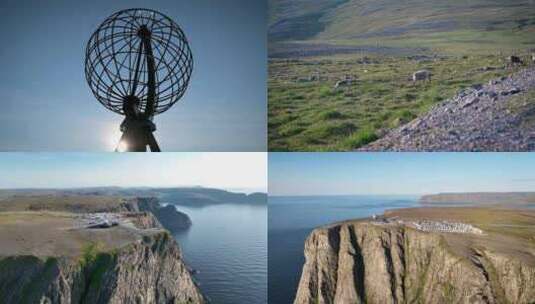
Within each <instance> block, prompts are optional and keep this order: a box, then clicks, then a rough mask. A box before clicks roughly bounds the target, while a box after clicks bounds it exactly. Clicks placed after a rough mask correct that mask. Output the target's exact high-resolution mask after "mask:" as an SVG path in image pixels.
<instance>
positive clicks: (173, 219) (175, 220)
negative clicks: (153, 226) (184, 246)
mask: <svg viewBox="0 0 535 304" xmlns="http://www.w3.org/2000/svg"><path fill="white" fill-rule="evenodd" d="M123 207H124V209H125V210H128V211H134V212H139V211H144V212H150V213H152V214H154V216H156V218H157V219H158V221H159V222H160V223H161V224H162V226H163V227H165V229H167V230H169V231H171V232H172V233H175V232H178V231H181V230H184V229H188V228H189V227H190V226H191V219H190V218H189V216H188V215H187V214H185V213H182V212H180V211H177V210H176V208H175V207H174V206H172V205H167V206H165V207H162V206H160V201H159V200H158V198H156V197H137V198H132V199H128V200H125V202H124V203H123Z"/></svg>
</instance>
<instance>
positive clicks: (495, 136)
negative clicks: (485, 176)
mask: <svg viewBox="0 0 535 304" xmlns="http://www.w3.org/2000/svg"><path fill="white" fill-rule="evenodd" d="M534 118H535V68H533V67H531V68H527V69H525V70H523V71H520V72H518V73H515V74H513V75H511V76H510V77H505V78H500V79H496V80H491V81H490V82H489V83H488V84H484V85H476V86H473V87H471V88H468V89H465V90H463V91H461V92H460V93H459V94H458V95H457V96H455V97H453V98H452V99H449V100H446V101H444V102H442V103H440V104H438V105H436V106H435V107H434V108H432V109H431V110H430V111H429V112H428V113H427V114H425V115H423V116H421V117H419V118H417V119H415V120H413V121H412V122H410V123H408V124H406V125H404V126H401V127H399V128H397V129H394V130H392V131H390V132H389V133H387V134H386V135H385V136H384V137H383V138H381V139H379V140H377V141H375V142H373V143H371V144H369V145H367V146H365V147H363V148H362V149H360V150H363V151H533V150H535V119H534Z"/></svg>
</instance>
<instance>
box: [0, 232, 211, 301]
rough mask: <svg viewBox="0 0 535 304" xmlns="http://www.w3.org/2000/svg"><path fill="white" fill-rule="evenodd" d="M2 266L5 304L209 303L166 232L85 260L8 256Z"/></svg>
mask: <svg viewBox="0 0 535 304" xmlns="http://www.w3.org/2000/svg"><path fill="white" fill-rule="evenodd" d="M0 269H1V273H2V275H0V298H2V300H3V303H204V300H203V296H202V295H201V293H200V291H199V290H198V288H197V287H196V286H195V284H194V282H193V280H192V277H191V275H190V273H189V272H188V269H187V268H186V266H185V265H184V263H183V262H182V257H181V253H180V250H179V248H178V246H177V245H176V243H175V242H174V240H173V239H172V238H171V237H170V236H169V235H168V234H167V233H166V232H160V233H156V234H154V235H151V236H146V237H144V238H143V240H140V241H138V242H135V243H133V244H130V245H128V246H126V247H124V248H120V249H118V250H116V251H113V252H101V253H95V254H94V255H93V256H91V255H88V254H86V255H85V256H83V257H81V258H80V259H79V260H77V259H73V258H66V257H49V258H47V259H46V260H43V259H40V258H37V257H34V256H16V257H8V258H4V259H1V260H0Z"/></svg>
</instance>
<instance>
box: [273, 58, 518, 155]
mask: <svg viewBox="0 0 535 304" xmlns="http://www.w3.org/2000/svg"><path fill="white" fill-rule="evenodd" d="M359 58H361V56H360V55H354V56H348V55H345V56H335V57H333V56H331V57H328V58H309V59H303V60H294V61H286V60H273V61H271V62H270V64H269V71H270V78H269V89H268V97H269V104H268V129H269V149H270V151H347V150H352V149H356V148H358V147H361V146H362V145H365V144H367V143H369V142H371V141H374V140H376V139H377V138H379V137H380V136H381V135H382V134H384V133H386V132H387V131H388V130H390V129H392V128H396V127H398V126H400V125H403V124H406V123H408V122H410V121H411V120H413V119H414V118H416V117H417V116H419V115H422V114H423V113H425V112H427V111H428V110H429V109H430V108H431V107H432V106H433V105H435V104H437V103H439V102H441V101H442V100H444V99H447V98H450V97H452V96H454V95H455V94H456V93H457V92H458V91H460V90H461V89H463V88H466V87H468V86H471V85H473V84H480V83H486V82H488V81H489V80H490V79H494V78H497V77H501V76H504V75H508V74H510V73H512V72H514V71H515V70H517V69H519V68H515V69H509V68H507V69H496V70H483V68H484V67H503V66H504V65H505V61H504V58H505V56H503V55H498V54H490V55H485V54H479V55H478V54H475V55H474V54H472V55H465V56H461V55H458V56H445V57H443V58H442V59H437V60H429V61H422V62H417V61H414V60H409V59H408V58H406V57H401V56H379V55H368V58H372V59H373V60H375V61H376V62H377V63H373V64H359V63H358V62H356V61H357V60H356V59H359ZM525 59H527V57H525ZM420 69H428V70H430V71H431V72H432V74H433V76H432V79H431V81H430V82H421V83H413V82H411V81H409V80H408V79H409V78H410V76H411V74H412V72H414V71H417V70H420ZM318 71H319V72H320V73H321V75H322V76H324V77H326V78H325V79H323V80H322V81H313V82H299V81H298V79H301V78H307V77H308V76H309V75H311V74H313V73H317V72H318ZM348 74H349V75H355V76H356V77H357V81H356V83H355V84H353V85H352V86H349V87H343V88H341V89H337V90H335V89H334V85H335V83H336V81H337V80H338V79H342V78H343V77H345V75H348Z"/></svg>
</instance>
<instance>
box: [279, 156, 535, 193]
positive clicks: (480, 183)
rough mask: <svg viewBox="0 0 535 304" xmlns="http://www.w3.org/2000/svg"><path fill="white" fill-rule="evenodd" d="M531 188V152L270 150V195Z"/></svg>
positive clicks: (534, 164) (534, 185) (534, 173)
mask: <svg viewBox="0 0 535 304" xmlns="http://www.w3.org/2000/svg"><path fill="white" fill-rule="evenodd" d="M476 191H496V192H502V191H535V153H373V154H372V153H316V154H311V153H270V154H269V194H270V195H333V194H433V193H438V192H476Z"/></svg>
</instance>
